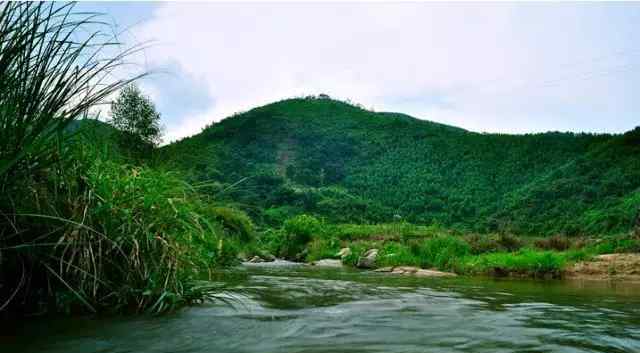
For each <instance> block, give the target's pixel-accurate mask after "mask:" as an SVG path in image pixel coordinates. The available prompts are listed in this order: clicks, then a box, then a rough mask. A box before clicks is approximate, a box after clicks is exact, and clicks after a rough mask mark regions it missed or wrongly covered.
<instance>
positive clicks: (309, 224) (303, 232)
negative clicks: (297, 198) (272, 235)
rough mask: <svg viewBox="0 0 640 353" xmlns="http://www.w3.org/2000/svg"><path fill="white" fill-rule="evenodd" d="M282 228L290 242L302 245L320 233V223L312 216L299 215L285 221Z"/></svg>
mask: <svg viewBox="0 0 640 353" xmlns="http://www.w3.org/2000/svg"><path fill="white" fill-rule="evenodd" d="M283 228H284V231H285V232H286V233H287V235H288V236H289V237H290V239H291V241H292V242H294V243H297V244H301V245H302V244H306V243H308V242H309V241H311V237H312V236H314V235H318V234H320V233H321V232H322V222H320V221H319V220H318V219H317V218H315V217H313V216H309V215H300V216H297V217H294V218H291V219H288V220H286V221H285V222H284V227H283Z"/></svg>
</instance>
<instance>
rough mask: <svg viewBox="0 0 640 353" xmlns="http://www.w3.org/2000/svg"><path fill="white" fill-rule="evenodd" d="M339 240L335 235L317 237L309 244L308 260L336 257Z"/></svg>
mask: <svg viewBox="0 0 640 353" xmlns="http://www.w3.org/2000/svg"><path fill="white" fill-rule="evenodd" d="M340 248H341V246H340V240H338V238H336V237H329V238H317V239H314V240H313V241H311V243H310V244H309V254H308V255H307V260H308V261H317V260H321V259H333V258H336V257H337V256H336V254H337V253H338V252H339V251H340Z"/></svg>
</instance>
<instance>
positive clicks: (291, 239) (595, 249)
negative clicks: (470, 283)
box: [257, 215, 640, 278]
mask: <svg viewBox="0 0 640 353" xmlns="http://www.w3.org/2000/svg"><path fill="white" fill-rule="evenodd" d="M257 247H258V248H259V247H262V248H263V249H265V250H267V251H270V252H272V253H273V254H275V255H276V256H280V257H283V258H287V259H291V260H297V261H308V262H310V261H317V260H320V259H325V258H329V259H337V258H340V256H339V255H338V253H339V252H340V250H341V249H343V248H349V249H350V255H348V256H347V257H344V258H343V259H342V260H343V263H345V264H346V265H350V266H355V265H356V263H357V261H358V259H359V258H360V257H361V256H363V254H364V253H365V252H366V251H367V250H370V249H378V250H379V252H378V256H377V259H376V265H377V267H388V266H416V267H421V268H433V269H438V270H444V271H452V272H456V273H459V274H469V275H477V274H483V275H495V276H522V277H545V278H549V277H551V278H559V277H561V276H562V274H563V271H564V270H565V269H566V268H567V266H568V265H570V264H572V263H575V262H577V261H585V260H589V259H591V258H593V257H594V256H596V255H600V254H610V253H625V252H640V238H638V237H635V236H634V235H632V234H628V235H616V236H607V237H597V238H585V237H578V238H570V237H566V236H560V235H557V236H553V237H517V236H514V235H511V234H506V233H503V234H498V233H495V234H477V233H476V234H465V233H462V232H458V231H451V230H446V229H443V228H440V227H435V226H431V227H425V226H416V225H412V224H409V223H395V224H381V225H354V224H338V225H336V224H326V223H324V222H322V221H320V220H318V219H316V218H314V217H313V216H308V215H303V216H298V217H295V218H293V219H290V220H288V221H286V222H285V225H284V226H283V227H282V228H281V229H278V230H269V231H267V232H266V233H265V234H264V235H263V236H262V237H261V240H260V243H259V245H258V246H257Z"/></svg>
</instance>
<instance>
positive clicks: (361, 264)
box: [356, 249, 378, 268]
mask: <svg viewBox="0 0 640 353" xmlns="http://www.w3.org/2000/svg"><path fill="white" fill-rule="evenodd" d="M377 258H378V249H369V250H367V252H365V253H364V255H362V256H360V258H358V263H357V264H356V267H358V268H374V267H376V259H377Z"/></svg>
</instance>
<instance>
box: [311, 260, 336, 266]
mask: <svg viewBox="0 0 640 353" xmlns="http://www.w3.org/2000/svg"><path fill="white" fill-rule="evenodd" d="M311 265H313V266H318V267H342V261H340V260H335V259H322V260H318V261H314V262H312V263H311Z"/></svg>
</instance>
